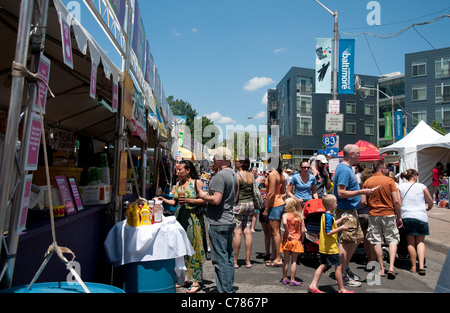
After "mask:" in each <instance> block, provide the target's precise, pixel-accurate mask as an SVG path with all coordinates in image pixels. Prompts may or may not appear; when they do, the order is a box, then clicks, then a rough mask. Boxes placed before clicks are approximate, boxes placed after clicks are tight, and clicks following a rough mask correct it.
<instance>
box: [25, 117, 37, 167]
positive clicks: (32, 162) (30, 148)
mask: <svg viewBox="0 0 450 313" xmlns="http://www.w3.org/2000/svg"><path fill="white" fill-rule="evenodd" d="M30 122H31V125H30V126H29V127H28V132H29V133H28V134H27V138H29V139H30V141H29V142H28V144H27V145H26V147H25V153H26V155H25V160H26V163H25V168H24V169H25V170H26V171H34V170H36V169H37V166H38V160H39V146H40V144H41V119H40V116H39V115H38V114H36V113H34V112H33V113H31V115H30Z"/></svg>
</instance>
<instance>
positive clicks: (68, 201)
mask: <svg viewBox="0 0 450 313" xmlns="http://www.w3.org/2000/svg"><path fill="white" fill-rule="evenodd" d="M55 181H56V185H58V190H59V195H60V196H61V200H62V201H63V202H64V208H65V210H66V215H72V214H75V213H77V210H76V208H75V206H74V204H73V199H72V195H71V194H70V189H69V185H67V181H66V176H55Z"/></svg>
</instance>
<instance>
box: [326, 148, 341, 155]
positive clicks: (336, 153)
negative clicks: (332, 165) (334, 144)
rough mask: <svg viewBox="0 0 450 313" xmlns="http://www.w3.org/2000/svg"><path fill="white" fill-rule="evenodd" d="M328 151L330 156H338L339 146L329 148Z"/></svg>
mask: <svg viewBox="0 0 450 313" xmlns="http://www.w3.org/2000/svg"><path fill="white" fill-rule="evenodd" d="M326 153H327V155H329V156H338V153H339V148H327V150H326Z"/></svg>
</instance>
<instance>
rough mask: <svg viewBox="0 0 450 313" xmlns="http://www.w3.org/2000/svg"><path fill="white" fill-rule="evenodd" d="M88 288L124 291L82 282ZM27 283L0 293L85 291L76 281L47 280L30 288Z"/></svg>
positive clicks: (102, 290)
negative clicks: (47, 281)
mask: <svg viewBox="0 0 450 313" xmlns="http://www.w3.org/2000/svg"><path fill="white" fill-rule="evenodd" d="M84 284H85V285H86V287H87V289H89V292H90V293H125V291H123V290H122V289H120V288H117V287H114V286H109V285H103V284H97V283H84ZM28 286H29V285H24V286H18V287H12V288H9V289H4V290H0V293H86V292H85V291H84V289H83V287H82V286H81V285H80V284H78V283H67V282H49V283H37V284H33V286H31V288H30V289H28Z"/></svg>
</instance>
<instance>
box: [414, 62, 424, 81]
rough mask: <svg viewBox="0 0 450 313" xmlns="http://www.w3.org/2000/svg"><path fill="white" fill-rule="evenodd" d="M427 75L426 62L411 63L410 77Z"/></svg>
mask: <svg viewBox="0 0 450 313" xmlns="http://www.w3.org/2000/svg"><path fill="white" fill-rule="evenodd" d="M425 75H427V64H426V63H425V62H424V61H419V62H413V63H412V77H418V76H425Z"/></svg>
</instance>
